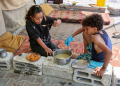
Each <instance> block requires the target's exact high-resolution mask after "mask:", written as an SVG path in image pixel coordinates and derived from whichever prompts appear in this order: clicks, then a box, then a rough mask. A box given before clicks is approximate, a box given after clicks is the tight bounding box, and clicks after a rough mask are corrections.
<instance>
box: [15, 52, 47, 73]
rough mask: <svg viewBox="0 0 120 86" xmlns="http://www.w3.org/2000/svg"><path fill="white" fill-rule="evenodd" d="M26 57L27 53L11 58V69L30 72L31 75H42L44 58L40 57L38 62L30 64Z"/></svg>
mask: <svg viewBox="0 0 120 86" xmlns="http://www.w3.org/2000/svg"><path fill="white" fill-rule="evenodd" d="M27 55H28V54H27V53H22V55H21V56H19V55H17V56H15V57H14V58H13V67H14V68H15V69H16V70H22V71H31V72H32V74H35V75H42V63H43V62H44V60H45V59H46V57H43V56H41V58H40V59H39V60H38V61H35V62H31V61H28V60H27V59H26V58H27Z"/></svg>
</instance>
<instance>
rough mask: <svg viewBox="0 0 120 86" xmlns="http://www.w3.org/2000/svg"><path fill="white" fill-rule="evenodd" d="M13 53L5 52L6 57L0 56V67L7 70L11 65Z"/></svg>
mask: <svg viewBox="0 0 120 86" xmlns="http://www.w3.org/2000/svg"><path fill="white" fill-rule="evenodd" d="M12 59H13V53H11V52H7V57H5V58H0V69H1V70H9V69H10V68H11V66H12Z"/></svg>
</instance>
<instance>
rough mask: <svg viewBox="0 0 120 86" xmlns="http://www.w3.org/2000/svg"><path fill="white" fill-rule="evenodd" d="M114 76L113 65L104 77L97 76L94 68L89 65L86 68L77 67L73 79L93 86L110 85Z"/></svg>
mask: <svg viewBox="0 0 120 86" xmlns="http://www.w3.org/2000/svg"><path fill="white" fill-rule="evenodd" d="M111 77H112V66H111V65H109V69H108V71H106V72H105V74H104V75H103V76H102V77H99V76H95V74H94V69H92V68H89V67H87V68H86V69H75V70H74V76H73V80H74V81H75V82H78V83H83V84H88V85H92V86H110V84H111Z"/></svg>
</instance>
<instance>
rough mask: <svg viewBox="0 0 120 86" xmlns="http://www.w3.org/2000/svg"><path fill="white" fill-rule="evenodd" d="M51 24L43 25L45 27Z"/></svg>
mask: <svg viewBox="0 0 120 86" xmlns="http://www.w3.org/2000/svg"><path fill="white" fill-rule="evenodd" d="M51 24H53V23H51ZM51 24H47V25H42V26H43V27H46V26H48V25H51Z"/></svg>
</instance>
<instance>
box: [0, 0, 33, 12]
mask: <svg viewBox="0 0 120 86" xmlns="http://www.w3.org/2000/svg"><path fill="white" fill-rule="evenodd" d="M29 1H31V0H0V4H1V8H2V10H15V9H18V8H20V7H22V6H24V5H26V4H27V3H28V2H29Z"/></svg>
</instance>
